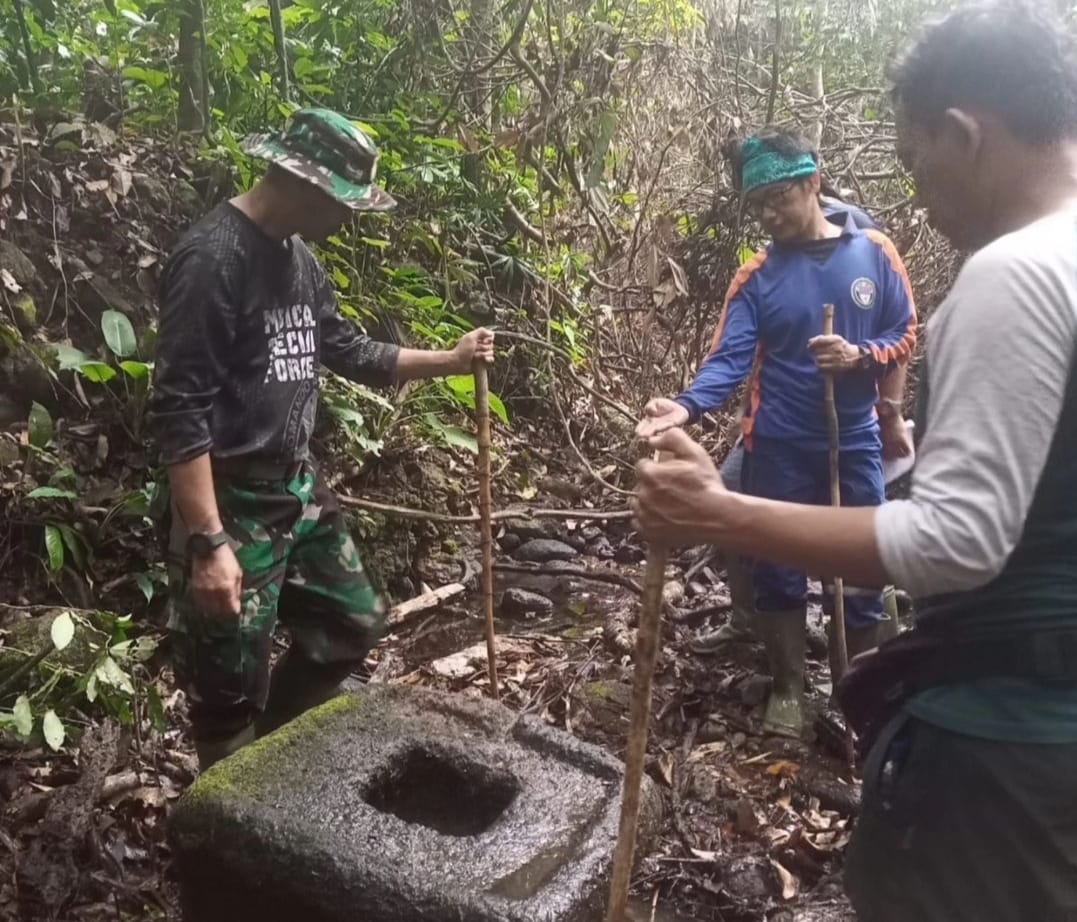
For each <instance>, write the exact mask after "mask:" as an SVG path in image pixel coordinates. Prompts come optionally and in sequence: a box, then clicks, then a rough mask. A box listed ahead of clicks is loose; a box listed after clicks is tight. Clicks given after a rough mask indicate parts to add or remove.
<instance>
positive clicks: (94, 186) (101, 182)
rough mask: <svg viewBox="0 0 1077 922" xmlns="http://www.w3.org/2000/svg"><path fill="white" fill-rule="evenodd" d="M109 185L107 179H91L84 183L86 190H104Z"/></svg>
mask: <svg viewBox="0 0 1077 922" xmlns="http://www.w3.org/2000/svg"><path fill="white" fill-rule="evenodd" d="M108 187H109V181H108V180H107V179H91V180H90V181H89V182H88V183H86V191H88V192H104V191H105V190H106V189H107V188H108Z"/></svg>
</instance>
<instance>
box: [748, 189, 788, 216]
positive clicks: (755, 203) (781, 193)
mask: <svg viewBox="0 0 1077 922" xmlns="http://www.w3.org/2000/svg"><path fill="white" fill-rule="evenodd" d="M796 185H797V184H796V183H795V182H793V181H790V182H785V183H782V184H781V185H780V186H775V187H773V188H772V189H768V190H767V191H766V192H765V193H763V194H762V195H759V196H756V197H754V198H746V199H745V200H744V210H745V211H746V212H748V214H750V215H751V216H752V217H753V218H759V217H762V216H763V211H764V209H766V208H768V207H769V208H778V207H779V206H780V205H781V204H782V203H783V202H784V201H785V200H786V198H788V197H789V193H790V192H792V191H793V189H794V188H796Z"/></svg>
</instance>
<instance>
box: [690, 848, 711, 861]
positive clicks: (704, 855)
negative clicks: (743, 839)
mask: <svg viewBox="0 0 1077 922" xmlns="http://www.w3.org/2000/svg"><path fill="white" fill-rule="evenodd" d="M688 851H690V852H691V853H692V854H693V855H694V856H695V857H696V858H698V859H699V860H700V861H717V860H718V852H705V851H701V850H700V849H698V848H689V849H688Z"/></svg>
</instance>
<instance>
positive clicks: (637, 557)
mask: <svg viewBox="0 0 1077 922" xmlns="http://www.w3.org/2000/svg"><path fill="white" fill-rule="evenodd" d="M646 556H647V555H646V553H644V552H643V550H642V549H640V548H638V547H633V546H632V545H631V544H622V545H621V546H620V547H619V548H617V550H616V551H614V554H613V559H614V560H616V561H617V562H618V563H640V561H642V560H643V559H644V558H645V557H646Z"/></svg>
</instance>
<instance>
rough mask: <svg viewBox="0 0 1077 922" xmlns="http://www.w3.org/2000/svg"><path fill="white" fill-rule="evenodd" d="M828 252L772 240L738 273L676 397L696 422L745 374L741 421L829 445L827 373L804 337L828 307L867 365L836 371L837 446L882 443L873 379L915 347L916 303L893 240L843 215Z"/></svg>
mask: <svg viewBox="0 0 1077 922" xmlns="http://www.w3.org/2000/svg"><path fill="white" fill-rule="evenodd" d="M845 218H846V219H845V223H844V226H843V228H842V232H841V237H840V238H839V239H838V241H837V244H836V245H835V247H834V249H833V252H831V253H830V255H829V257H827V258H826V260H825V261H823V262H819V261H818V260H817V259H816V258H814V257H813V256H812V255H809V254H808V253H807V252H806V251H805V249H804V248H803V247H799V246H796V245H792V244H778V243H772V244H771V245H770V246H768V247H766V248H765V249H763V250H760V251H759V252H758V253H757V254H756V255H755V256H754V257H752V259H750V260H749V261H748V262H747V263H745V264H744V265H743V266H741V268H740V269H739V270H738V271H737V274H736V276H735V277H734V279H733V282H732V284H731V285H730V286H729V291H728V293H727V294H726V299H725V304H724V306H723V308H722V315H721V319H720V320H719V323H718V329H717V331H716V332H715V335H714V341H713V343H712V346H711V351H710V354H709V355H708V356H707V358H706V359H704V361H703V364H702V365H701V366H700V368H699V372H698V373H697V374H696V378H695V380H694V381H693V382H692V385H691V386H690V387H689V388H688V389H687V390H686V391H685V392H684V393H683V394H681V395H680V396H678V397H677V398H676V400H677V402H678V403H680V404H682V405H683V406H684V407H686V408H687V409H688V411H689V413H690V414H691V417H692V419H693V420H697V419H698V418H699V417H700V416H701V415H702V414H703V413H705V412H707V411H709V410H713V409H717V408H718V407H720V406H721V405H722V404H723V403H724V402H725V400H726V398H727V397H729V395H730V394H731V393H732V392H733V391H734V390H735V389H736V387H737V386H738V385H739V384H740V383H741V382H742V381H744V380H745V379H746V378H750V385H749V399H748V406H747V408H746V410H745V415H744V420H743V427H744V436H745V442H746V446H747V447H748V448H749V449H750V448H751V440H752V436H753V435H755V436H759V437H760V438H763V437H765V438H775V439H783V440H788V441H792V442H795V443H797V444H798V445H799V446H800V447H802V448H804V449H805V450H817V449H826V448H827V445H828V437H827V421H826V412H825V408H824V403H823V377H822V374H821V373H820V372H819V369H818V367H817V366H816V364H815V358H814V356H813V355H812V353H811V351H810V350H809V349H808V340H809V339H811V338H812V337H813V336H819V335H820V334H821V333H822V331H823V305H824V304H827V303H829V304H833V305H834V332H835V333H836V334H838V335H839V336H842V337H844V338H845V339H846V340H848V341H849V342H851V343H853V344H855V345H859V346H863V347H864V348H865V350H866V351H867V352H868V354H869V355H870V356H871V359H872V363H871V367H870V368H869V369H863V370H860V369H858V370H853V371H848V372H845V373H843V374H840V375H836V376H835V389H834V390H835V403H836V405H837V411H838V425H839V428H840V432H841V447H842V448H843V449H857V448H872V447H876V446H877V445H878V444H879V424H878V417H877V415H876V412H875V404H876V402H877V400H878V387H877V380H878V378H879V377H880V376H881V375H882V374H884V373H885V372H886V371H887V370H888V369H890V368H892V366H893V364H894V363H897V362H904V361H907V360H908V359H909V358H910V356H911V355H912V352H913V350H914V348H915V347H916V308H915V305H914V303H913V296H912V290H911V288H910V286H909V279H908V276H907V275H906V274H905V267H904V265H903V264H902V262H901V257H900V256H898V254H897V250H895V249H894V245H893V244H892V243H891V242H890V240H889V239H888V238H887V237H886V236H885V235H884V234H882V233H880V232H879V231H876V230H870V229H868V230H861V229H860V228H858V227H857V226H856V224H855V222H854V221H853V219H852V217H851V216H850V215H846V216H845Z"/></svg>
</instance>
